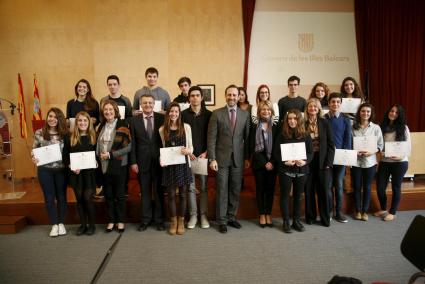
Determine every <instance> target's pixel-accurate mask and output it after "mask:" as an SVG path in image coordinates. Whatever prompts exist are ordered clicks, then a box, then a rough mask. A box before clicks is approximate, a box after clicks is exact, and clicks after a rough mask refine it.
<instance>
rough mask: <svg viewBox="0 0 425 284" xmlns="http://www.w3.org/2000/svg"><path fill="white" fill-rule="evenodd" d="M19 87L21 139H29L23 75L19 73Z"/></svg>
mask: <svg viewBox="0 0 425 284" xmlns="http://www.w3.org/2000/svg"><path fill="white" fill-rule="evenodd" d="M18 85H19V94H18V111H19V126H20V128H21V137H22V138H25V139H26V138H27V137H28V133H27V116H26V115H25V99H24V89H23V88H22V80H21V74H19V73H18Z"/></svg>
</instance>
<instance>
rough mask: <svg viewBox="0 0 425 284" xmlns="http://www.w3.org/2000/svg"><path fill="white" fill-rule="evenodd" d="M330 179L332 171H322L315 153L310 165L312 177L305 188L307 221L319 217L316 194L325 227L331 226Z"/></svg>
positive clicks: (317, 154) (310, 176) (308, 179)
mask: <svg viewBox="0 0 425 284" xmlns="http://www.w3.org/2000/svg"><path fill="white" fill-rule="evenodd" d="M329 179H330V169H320V166H319V153H318V152H315V153H314V157H313V160H312V161H311V163H310V175H309V176H308V178H307V184H306V187H305V219H306V222H308V221H315V220H316V217H317V210H316V194H317V203H318V204H317V205H318V206H317V207H318V208H319V215H320V223H321V224H322V225H323V226H329V223H330V214H329V211H330V209H329V207H330V205H329V200H328V195H329Z"/></svg>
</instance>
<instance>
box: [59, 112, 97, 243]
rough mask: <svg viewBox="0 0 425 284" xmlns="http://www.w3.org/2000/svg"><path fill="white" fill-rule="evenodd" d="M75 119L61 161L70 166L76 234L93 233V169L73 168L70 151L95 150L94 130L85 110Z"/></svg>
mask: <svg viewBox="0 0 425 284" xmlns="http://www.w3.org/2000/svg"><path fill="white" fill-rule="evenodd" d="M75 120H76V121H75V128H74V131H73V132H72V133H71V134H70V135H68V136H67V137H66V139H65V144H64V148H63V162H64V164H65V166H68V167H70V168H71V171H70V174H69V181H70V184H71V187H72V188H73V189H74V194H75V198H76V199H77V210H78V215H80V222H81V226H80V227H79V228H78V230H77V235H78V236H80V235H82V234H87V235H93V234H94V232H95V230H96V227H95V225H94V219H95V213H94V204H93V201H92V199H91V197H92V195H93V193H94V190H95V188H96V174H95V169H94V168H86V169H78V168H74V165H72V164H71V157H70V155H71V153H81V152H94V151H96V132H95V131H94V128H93V124H92V123H91V120H90V115H89V114H88V113H87V112H85V111H81V112H79V113H77V115H76V116H75ZM89 162H90V161H89ZM91 162H93V161H91ZM87 224H88V225H87Z"/></svg>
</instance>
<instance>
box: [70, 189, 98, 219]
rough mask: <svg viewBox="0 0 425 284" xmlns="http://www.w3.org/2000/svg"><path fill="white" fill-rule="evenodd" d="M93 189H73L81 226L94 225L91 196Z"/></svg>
mask: <svg viewBox="0 0 425 284" xmlns="http://www.w3.org/2000/svg"><path fill="white" fill-rule="evenodd" d="M93 193H94V189H90V188H81V187H77V188H74V194H75V198H76V199H77V210H78V215H80V220H81V224H82V225H86V224H87V223H88V224H94V204H93V201H92V199H91V198H92V195H93Z"/></svg>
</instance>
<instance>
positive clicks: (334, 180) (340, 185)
mask: <svg viewBox="0 0 425 284" xmlns="http://www.w3.org/2000/svg"><path fill="white" fill-rule="evenodd" d="M331 176H332V177H331V178H330V179H329V180H330V183H331V184H330V190H329V191H328V193H329V209H330V211H331V212H332V211H333V208H334V206H333V205H334V197H335V215H338V214H340V213H341V208H342V194H343V189H344V177H345V166H340V165H333V167H332V170H331ZM334 190H335V193H334ZM331 216H332V214H331Z"/></svg>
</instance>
